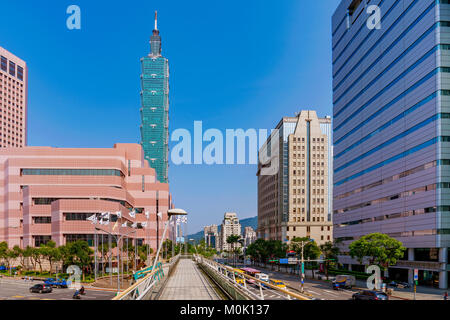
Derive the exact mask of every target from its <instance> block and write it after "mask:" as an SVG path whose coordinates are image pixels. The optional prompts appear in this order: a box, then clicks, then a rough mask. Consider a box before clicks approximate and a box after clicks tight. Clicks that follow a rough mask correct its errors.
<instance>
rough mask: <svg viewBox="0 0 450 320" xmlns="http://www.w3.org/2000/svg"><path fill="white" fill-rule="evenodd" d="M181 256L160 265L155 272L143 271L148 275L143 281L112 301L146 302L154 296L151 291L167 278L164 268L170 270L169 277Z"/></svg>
mask: <svg viewBox="0 0 450 320" xmlns="http://www.w3.org/2000/svg"><path fill="white" fill-rule="evenodd" d="M179 258H180V256H179V255H178V256H176V257H174V258H172V259H171V260H170V261H169V263H168V264H167V265H162V264H158V265H157V268H155V270H153V271H151V270H141V274H146V276H145V277H144V278H142V279H139V280H138V281H137V282H136V283H135V284H133V285H132V286H131V287H129V288H128V289H126V290H125V291H123V292H121V293H120V294H118V295H117V296H116V297H114V298H113V299H112V300H146V297H148V296H149V295H151V294H152V292H151V291H150V290H152V289H154V288H155V287H156V286H157V285H158V284H159V283H161V282H162V280H163V279H164V278H165V277H166V274H165V273H164V270H163V268H165V267H167V266H168V268H169V271H168V272H167V275H168V274H169V273H170V269H171V268H172V266H174V265H175V264H176V263H177V262H178V260H179Z"/></svg>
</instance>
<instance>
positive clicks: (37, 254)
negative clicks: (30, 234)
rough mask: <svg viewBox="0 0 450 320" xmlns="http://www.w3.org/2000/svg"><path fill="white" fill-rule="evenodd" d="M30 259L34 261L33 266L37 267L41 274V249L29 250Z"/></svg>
mask: <svg viewBox="0 0 450 320" xmlns="http://www.w3.org/2000/svg"><path fill="white" fill-rule="evenodd" d="M30 256H31V259H33V261H34V265H35V266H36V265H39V271H40V272H41V273H42V262H43V261H42V249H41V248H31V249H30Z"/></svg>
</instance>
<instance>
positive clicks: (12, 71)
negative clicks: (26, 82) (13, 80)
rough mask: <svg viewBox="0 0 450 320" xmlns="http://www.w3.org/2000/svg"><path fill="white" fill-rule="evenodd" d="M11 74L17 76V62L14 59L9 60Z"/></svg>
mask: <svg viewBox="0 0 450 320" xmlns="http://www.w3.org/2000/svg"><path fill="white" fill-rule="evenodd" d="M9 74H10V75H12V76H13V77H15V76H16V64H15V63H14V62H12V61H10V62H9Z"/></svg>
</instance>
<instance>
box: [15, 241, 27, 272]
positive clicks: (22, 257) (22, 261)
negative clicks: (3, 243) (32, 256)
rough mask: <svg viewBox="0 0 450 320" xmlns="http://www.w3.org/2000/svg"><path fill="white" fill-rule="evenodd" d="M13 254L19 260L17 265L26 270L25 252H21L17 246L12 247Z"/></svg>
mask: <svg viewBox="0 0 450 320" xmlns="http://www.w3.org/2000/svg"><path fill="white" fill-rule="evenodd" d="M13 251H14V254H15V255H16V256H17V258H19V263H20V265H21V266H22V269H24V270H25V269H26V263H25V260H26V256H25V250H23V249H22V248H21V247H19V246H17V245H16V246H14V248H13Z"/></svg>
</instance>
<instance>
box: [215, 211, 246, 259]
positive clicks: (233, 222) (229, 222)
mask: <svg viewBox="0 0 450 320" xmlns="http://www.w3.org/2000/svg"><path fill="white" fill-rule="evenodd" d="M232 235H238V236H241V235H242V229H241V224H240V223H239V219H238V217H237V214H236V213H234V212H227V213H225V216H224V218H223V222H222V227H221V229H220V234H219V243H220V250H221V251H230V250H232V249H236V248H240V247H241V244H240V243H235V244H233V245H232V244H230V243H228V242H227V239H228V237H229V236H232Z"/></svg>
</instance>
